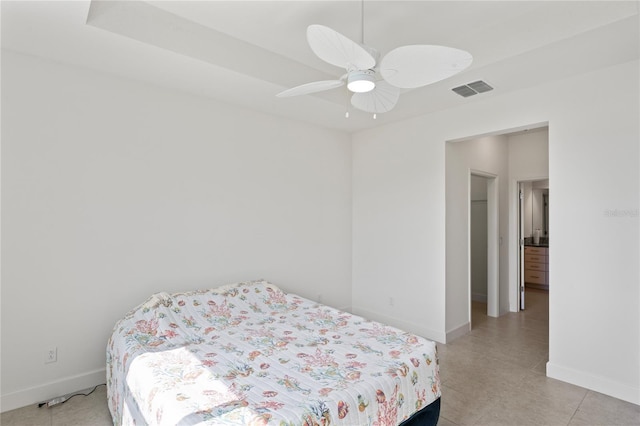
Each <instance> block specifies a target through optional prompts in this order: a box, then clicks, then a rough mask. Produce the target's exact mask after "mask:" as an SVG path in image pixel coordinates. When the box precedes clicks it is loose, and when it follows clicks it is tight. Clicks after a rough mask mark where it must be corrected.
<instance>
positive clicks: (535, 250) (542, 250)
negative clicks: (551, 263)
mask: <svg viewBox="0 0 640 426" xmlns="http://www.w3.org/2000/svg"><path fill="white" fill-rule="evenodd" d="M524 254H525V255H527V254H537V255H539V256H546V255H547V248H546V247H530V246H525V248H524Z"/></svg>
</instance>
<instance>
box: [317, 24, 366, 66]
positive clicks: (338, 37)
mask: <svg viewBox="0 0 640 426" xmlns="http://www.w3.org/2000/svg"><path fill="white" fill-rule="evenodd" d="M307 41H308V42H309V46H310V47H311V50H313V53H315V54H316V55H317V56H318V57H319V58H320V59H322V60H323V61H325V62H328V63H330V64H331V65H335V66H337V67H341V68H344V69H346V70H349V71H350V70H353V69H358V70H368V69H371V68H373V67H375V66H376V60H375V58H374V57H373V56H372V55H371V53H369V52H367V50H366V49H365V48H363V47H362V46H360V45H359V44H358V43H356V42H355V41H352V40H350V39H348V38H347V37H345V36H343V35H342V34H340V33H339V32H337V31H334V30H332V29H331V28H329V27H325V26H324V25H309V27H308V28H307Z"/></svg>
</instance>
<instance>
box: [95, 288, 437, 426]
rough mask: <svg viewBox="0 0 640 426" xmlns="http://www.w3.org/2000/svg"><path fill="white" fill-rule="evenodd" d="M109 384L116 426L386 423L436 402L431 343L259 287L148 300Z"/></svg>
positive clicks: (114, 362)
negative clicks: (143, 425) (159, 425)
mask: <svg viewBox="0 0 640 426" xmlns="http://www.w3.org/2000/svg"><path fill="white" fill-rule="evenodd" d="M107 383H108V396H109V408H110V410H111V413H112V416H113V418H114V423H115V424H142V423H146V424H180V425H189V424H203V423H204V424H216V425H227V424H228V425H240V424H242V425H267V424H269V425H286V426H292V425H304V426H307V425H309V426H311V425H329V424H333V425H377V426H385V425H389V426H390V425H397V424H398V423H400V422H401V421H402V420H404V419H406V418H408V417H409V416H410V415H411V414H412V413H414V412H415V411H417V410H419V409H421V408H422V407H424V406H426V405H428V404H430V403H431V402H433V401H434V400H435V399H436V398H438V397H439V396H440V380H439V376H438V366H437V356H436V352H435V343H433V342H430V341H427V340H425V339H422V338H420V337H417V336H415V335H412V334H409V333H405V332H402V331H400V330H397V329H395V328H392V327H388V326H383V325H381V324H379V323H377V322H373V321H367V320H365V319H363V318H361V317H358V316H355V315H351V314H349V313H345V312H342V311H338V310H335V309H332V308H330V307H327V306H324V305H318V304H316V303H314V302H312V301H309V300H307V299H303V298H301V297H299V296H295V295H291V294H286V293H284V292H283V291H281V290H280V289H279V288H277V287H276V286H274V285H272V284H269V283H267V282H265V281H257V282H249V283H240V284H236V285H233V286H227V287H222V288H219V289H214V290H207V291H195V292H189V293H179V294H173V295H169V294H166V293H161V294H157V295H154V296H153V297H152V298H150V299H149V300H148V301H147V302H145V303H144V304H143V305H141V306H139V307H138V308H136V309H135V310H134V311H132V312H131V313H129V314H128V315H127V316H126V317H125V318H123V319H122V320H121V321H119V322H118V324H116V327H115V329H114V333H113V335H112V336H111V338H110V339H109V343H108V347H107Z"/></svg>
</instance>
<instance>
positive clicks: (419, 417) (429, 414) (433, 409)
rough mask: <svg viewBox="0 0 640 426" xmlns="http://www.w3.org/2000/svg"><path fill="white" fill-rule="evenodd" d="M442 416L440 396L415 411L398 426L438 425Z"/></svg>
mask: <svg viewBox="0 0 640 426" xmlns="http://www.w3.org/2000/svg"><path fill="white" fill-rule="evenodd" d="M439 418H440V398H438V399H436V400H435V401H433V402H432V403H431V404H429V405H427V406H426V407H424V408H423V409H422V410H420V411H418V412H416V413H414V414H413V415H412V416H411V417H409V418H408V419H407V420H405V421H404V422H402V423H400V424H399V425H398V426H436V425H437V424H438V419H439Z"/></svg>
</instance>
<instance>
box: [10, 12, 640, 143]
mask: <svg viewBox="0 0 640 426" xmlns="http://www.w3.org/2000/svg"><path fill="white" fill-rule="evenodd" d="M639 5H640V2H638V1H619V2H618V1H566V2H565V1H532V2H529V1H451V0H448V1H396V0H387V1H378V0H365V2H364V41H365V43H366V44H367V45H369V46H372V47H374V48H376V49H377V50H378V51H379V52H380V53H381V54H382V55H384V54H385V53H386V52H388V51H390V50H392V49H393V48H395V47H398V46H401V45H407V44H439V45H445V46H451V47H456V48H460V49H464V50H467V51H469V52H470V53H471V54H472V55H473V57H474V62H473V64H472V66H471V67H470V68H468V69H467V70H465V71H464V72H462V73H461V74H458V75H456V76H454V77H452V78H450V79H448V80H445V81H442V82H439V83H436V84H432V85H430V86H427V87H423V88H419V89H413V90H407V91H403V93H402V95H401V97H400V101H399V102H398V105H397V106H396V107H395V109H394V110H392V111H390V112H388V113H385V114H378V118H377V120H373V119H372V117H371V115H370V114H367V113H364V112H361V111H358V110H354V109H353V108H349V95H348V91H347V89H346V88H344V87H343V88H339V89H335V90H333V91H330V92H324V93H321V94H316V95H308V96H302V97H296V98H283V99H281V98H276V97H275V94H276V93H278V92H280V91H282V90H284V89H286V88H289V87H293V86H296V85H299V84H303V83H307V82H311V81H315V80H325V79H335V78H338V77H339V76H341V75H342V74H343V72H344V71H343V70H341V69H338V68H335V67H333V66H332V65H328V64H326V63H324V62H322V61H321V60H320V59H318V58H317V57H315V56H314V54H313V53H312V52H311V49H310V48H309V46H308V45H307V42H306V27H307V26H308V25H310V24H323V25H326V26H329V27H331V28H333V29H335V30H336V31H338V32H340V33H342V34H344V35H346V36H347V37H349V38H351V39H353V40H356V41H360V38H361V7H362V3H361V2H360V1H349V0H341V1H304V2H303V1H265V0H262V1H147V2H142V1H133V0H132V1H104V0H103V1H95V0H94V1H68V2H66V1H65V2H62V1H43V2H36V1H6V0H5V1H2V2H1V8H2V9H1V16H2V47H3V48H5V49H10V50H14V51H18V52H24V53H28V54H32V55H36V56H41V57H45V58H49V59H53V60H55V61H58V62H62V63H68V64H73V65H77V66H81V67H85V68H90V69H94V70H99V71H102V72H106V73H113V74H116V75H120V76H123V77H126V78H131V79H135V80H141V81H146V82H149V83H151V84H156V85H161V86H165V87H170V88H174V89H178V90H184V91H187V92H190V93H195V94H198V95H202V96H207V97H211V98H214V99H218V100H222V101H225V102H228V103H231V104H234V105H239V106H243V107H246V108H251V109H254V110H258V111H264V112H267V113H271V114H276V115H282V116H286V117H290V118H293V119H298V120H303V121H306V122H310V123H314V124H318V125H321V126H325V127H330V128H335V129H339V130H345V131H355V130H360V129H364V128H368V127H374V126H376V125H380V124H383V123H388V122H392V121H397V120H402V119H405V118H409V117H413V116H417V115H420V114H424V113H427V112H431V111H436V110H439V109H445V108H450V107H453V106H456V105H461V104H464V103H467V102H476V101H477V100H481V99H487V98H488V97H491V96H500V95H501V94H504V93H506V92H508V91H512V90H519V89H523V88H526V87H531V86H535V85H537V84H541V83H544V82H546V81H551V80H556V79H561V78H565V77H569V76H571V75H574V74H578V73H582V72H587V71H589V70H593V69H597V68H601V67H605V66H609V65H614V64H617V63H622V62H626V61H629V60H633V59H638V57H639V51H640V43H639V39H640V35H639V31H638V28H639V22H640V21H639V18H638V16H639V15H638V12H639V9H640V6H639ZM479 79H483V80H485V81H487V82H488V83H489V84H491V85H492V86H494V87H495V90H494V91H492V92H488V93H485V94H481V95H476V96H473V97H471V98H466V99H465V98H461V97H459V96H458V95H456V94H454V93H453V92H452V91H451V90H450V89H451V88H453V87H455V86H458V85H460V84H464V83H468V82H472V81H476V80H479ZM347 108H349V109H350V111H351V114H350V118H349V119H345V117H344V113H345V111H346V109H347Z"/></svg>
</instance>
